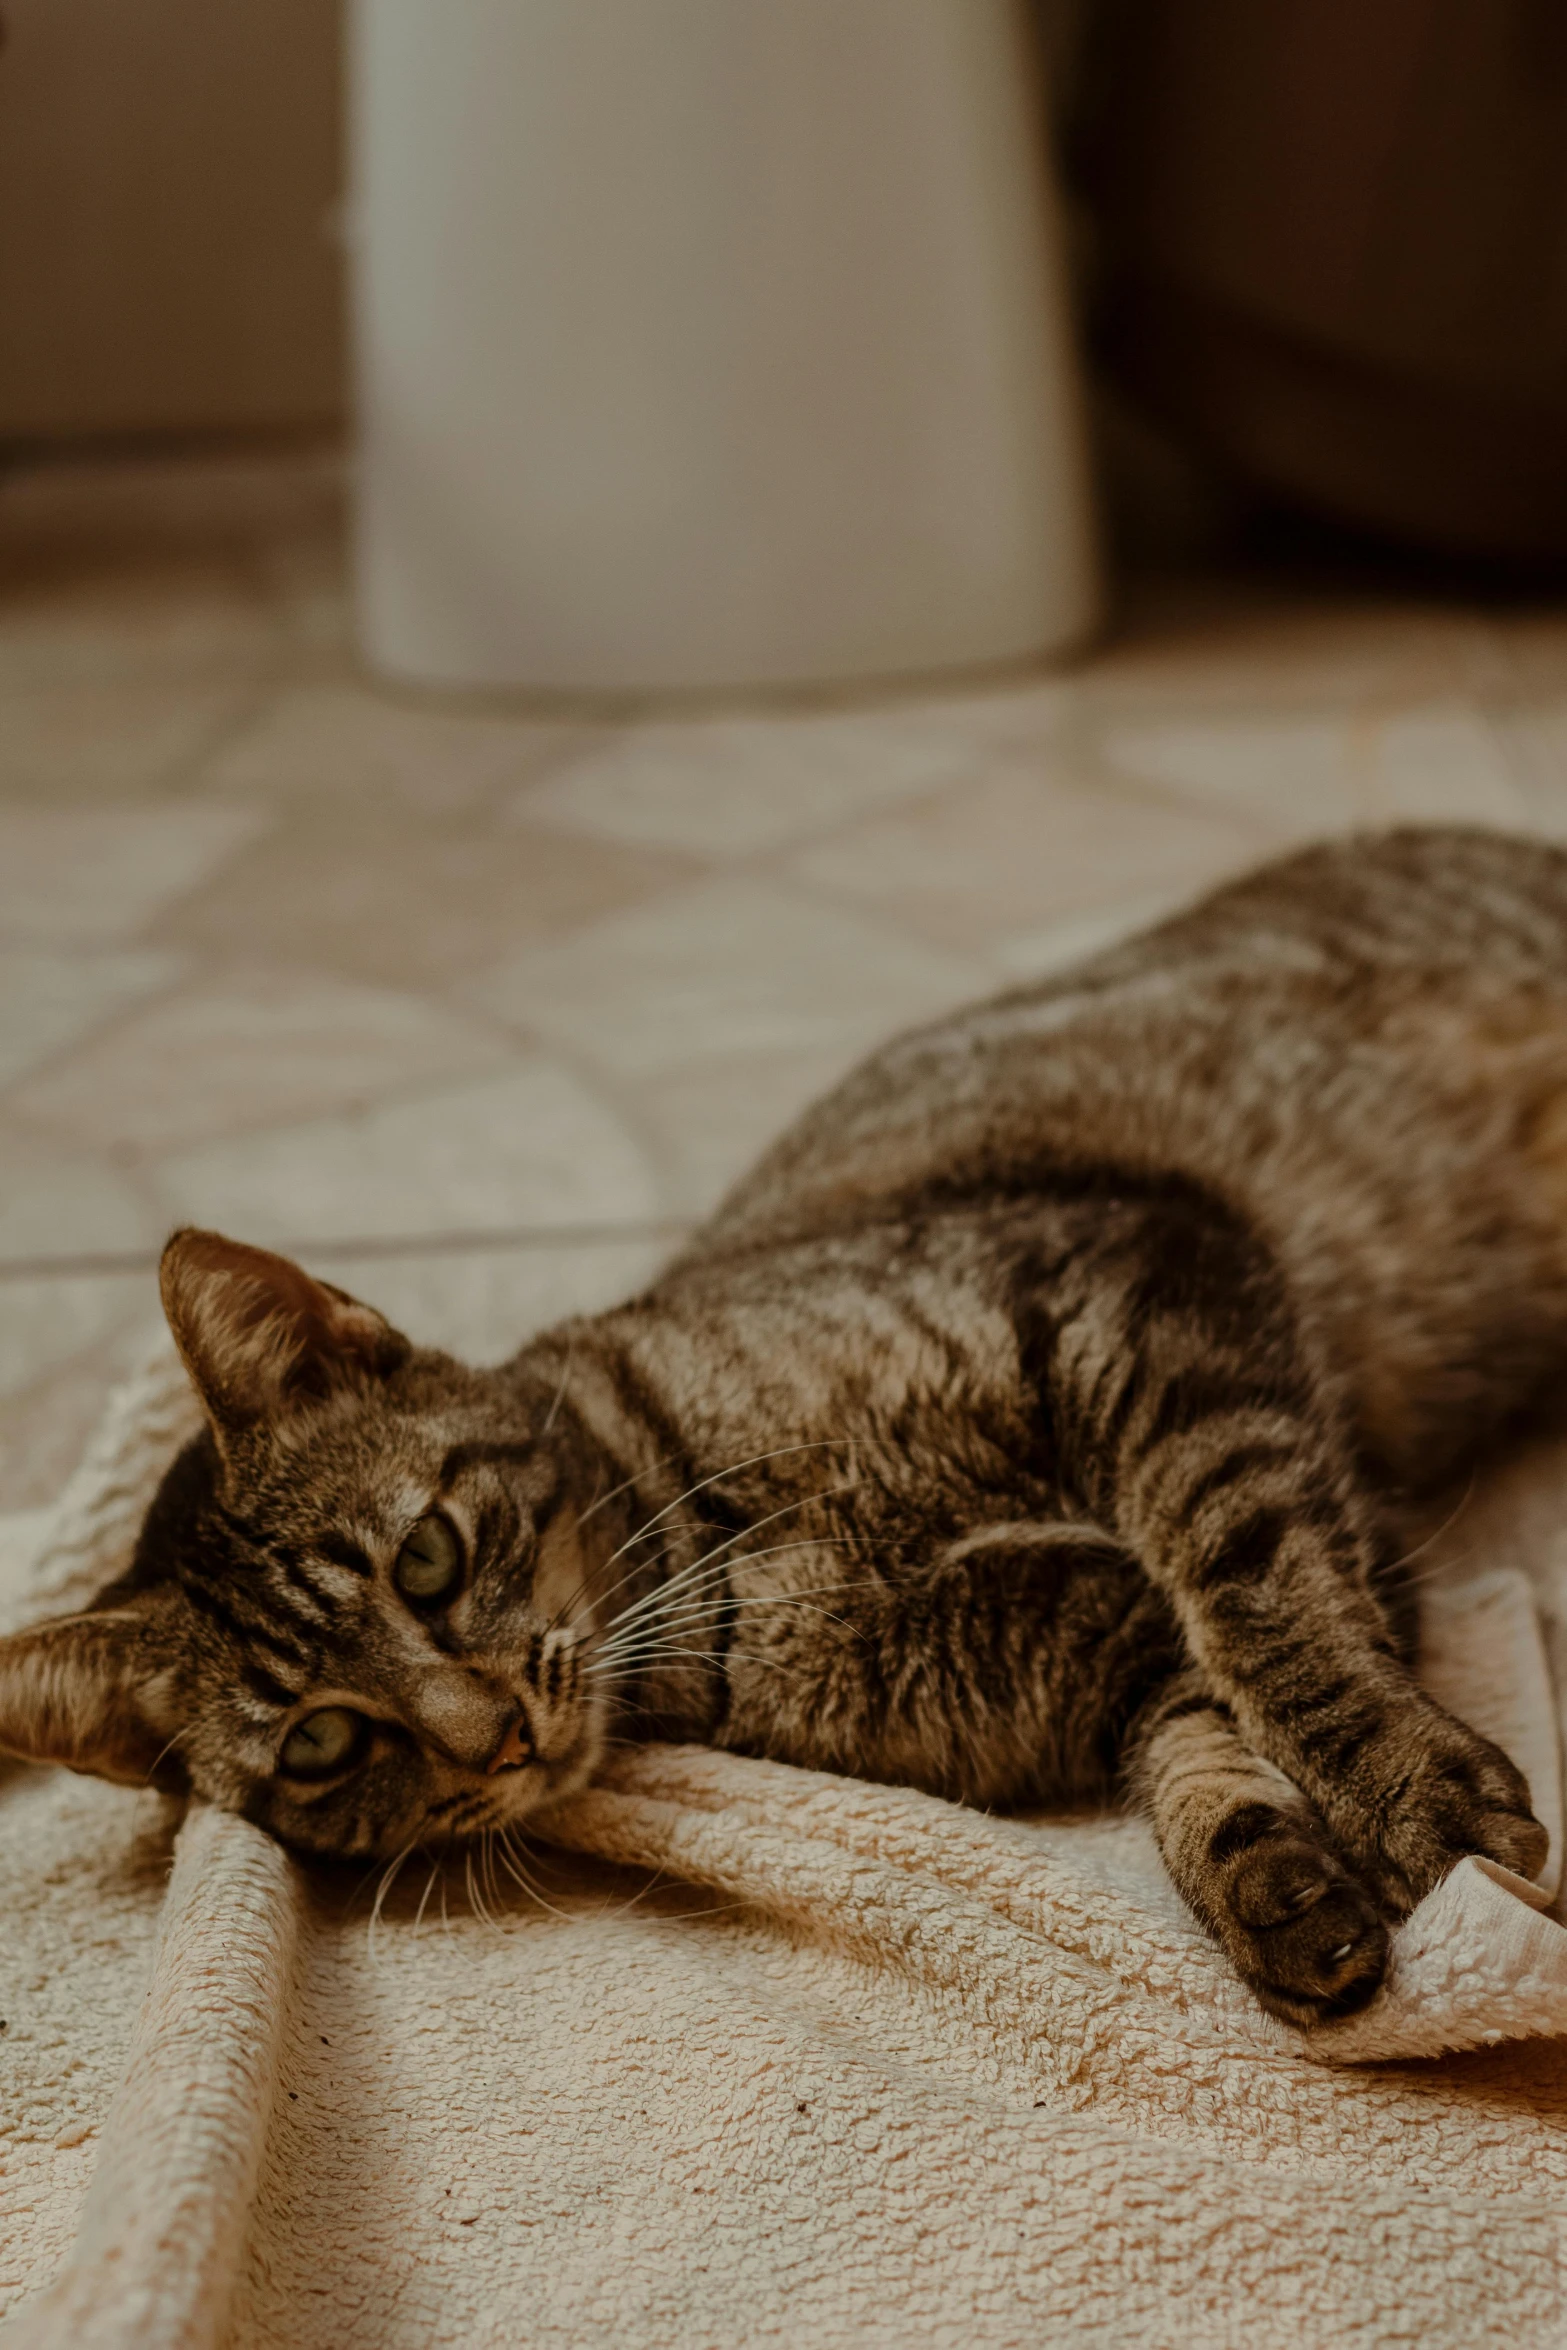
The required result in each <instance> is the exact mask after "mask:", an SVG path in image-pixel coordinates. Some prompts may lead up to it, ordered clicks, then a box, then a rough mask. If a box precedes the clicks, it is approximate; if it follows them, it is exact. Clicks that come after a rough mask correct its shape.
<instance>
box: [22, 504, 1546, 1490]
mask: <svg viewBox="0 0 1567 2350" xmlns="http://www.w3.org/2000/svg"><path fill="white" fill-rule="evenodd" d="M1455 816H1462V817H1472V818H1476V819H1480V820H1483V821H1486V822H1491V823H1499V824H1508V825H1521V826H1530V827H1536V828H1541V829H1545V830H1549V831H1555V832H1561V833H1563V834H1567V615H1563V614H1560V613H1552V612H1549V611H1542V610H1541V609H1539V608H1538V607H1534V608H1530V609H1528V610H1520V611H1516V612H1512V613H1503V612H1499V611H1497V610H1495V609H1489V608H1488V609H1480V608H1478V607H1477V608H1473V609H1471V608H1466V607H1459V606H1455V605H1454V604H1452V603H1450V602H1449V603H1443V602H1438V601H1422V600H1420V599H1418V598H1417V597H1415V596H1413V595H1410V594H1408V593H1398V594H1395V593H1392V592H1390V591H1388V590H1386V589H1385V588H1381V589H1373V588H1372V587H1370V586H1368V585H1364V584H1362V585H1360V586H1358V587H1357V586H1350V587H1345V586H1343V585H1338V586H1333V587H1327V586H1324V585H1322V584H1320V582H1319V583H1318V584H1316V585H1312V584H1303V583H1301V582H1299V581H1297V582H1295V583H1294V584H1291V583H1290V582H1289V581H1288V580H1287V579H1286V578H1285V577H1284V576H1283V575H1282V574H1281V573H1279V572H1278V571H1277V570H1275V571H1272V572H1259V571H1258V570H1257V569H1256V568H1255V567H1253V568H1251V569H1249V570H1233V569H1218V570H1209V571H1206V572H1205V571H1200V570H1199V571H1191V572H1188V573H1184V574H1182V573H1171V572H1169V571H1168V570H1166V571H1164V572H1163V573H1161V574H1160V575H1159V576H1157V577H1150V578H1148V579H1145V580H1140V581H1134V582H1133V584H1132V588H1131V590H1130V592H1129V596H1128V602H1127V613H1126V617H1125V619H1124V620H1123V624H1122V626H1121V628H1120V630H1119V633H1118V634H1117V635H1116V636H1115V637H1114V638H1113V639H1111V640H1110V641H1108V642H1107V643H1106V644H1105V646H1104V647H1103V648H1102V649H1101V650H1100V651H1099V652H1098V653H1097V654H1096V655H1095V656H1093V657H1092V658H1091V659H1089V660H1087V661H1086V662H1085V663H1083V665H1082V666H1081V667H1079V668H1076V669H1075V670H1073V671H1072V672H1071V673H1070V674H1067V675H1059V676H1050V677H1045V676H1035V677H1022V678H1015V679H1012V680H1010V681H1005V682H997V683H992V684H989V685H986V686H984V687H983V688H980V687H973V686H970V687H968V688H965V689H964V690H961V691H952V692H949V693H945V694H939V695H938V694H935V693H932V694H930V695H928V696H919V695H907V694H905V695H901V696H898V697H896V698H894V699H890V700H888V701H886V702H884V703H883V704H881V705H880V706H870V705H866V704H863V703H861V704H855V705H852V706H849V705H839V706H835V707H827V708H820V709H814V710H813V709H806V708H797V709H793V710H790V711H787V712H781V713H777V714H773V715H758V714H755V713H747V714H744V715H738V716H737V715H735V714H733V713H730V714H725V715H717V716H712V717H694V716H691V715H690V714H686V713H683V714H680V715H677V716H666V717H657V716H648V717H639V718H633V719H620V720H611V719H609V718H607V717H605V716H603V715H602V714H599V715H593V714H588V715H581V714H566V713H540V712H538V711H534V712H531V713H528V712H520V711H519V712H509V711H505V710H499V709H495V708H485V709H482V710H477V711H468V710H459V709H454V708H452V707H449V706H446V705H443V704H436V703H431V702H427V701H416V700H412V699H399V698H396V697H393V696H391V695H388V694H385V693H382V692H378V691H376V690H374V689H373V688H372V687H370V686H369V685H368V684H366V682H365V681H364V680H363V679H362V678H361V677H360V676H359V675H358V674H357V672H356V669H355V665H354V661H353V656H352V650H351V644H350V636H349V624H348V616H347V606H346V598H345V592H344V580H343V562H342V515H341V483H340V476H339V472H338V469H337V467H336V465H335V464H334V463H333V462H332V461H331V460H330V459H328V458H325V457H321V458H305V459H302V458H293V459H289V460H286V461H283V460H274V461H270V462H261V461H247V462H243V463H241V462H237V461H224V462H216V461H210V460H209V461H205V462H201V463H190V462H186V463H175V462H172V461H164V462H157V463H154V462H139V463H122V464H117V465H81V466H71V467H51V468H46V469H39V470H37V471H34V472H30V473H29V472H19V473H14V474H12V475H11V476H10V477H9V478H7V479H4V480H3V481H0V1403H3V1407H4V1408H3V1411H0V1506H9V1507H22V1506H26V1505H29V1504H31V1503H35V1502H37V1501H40V1500H43V1499H45V1498H47V1497H48V1495H49V1494H50V1493H51V1492H52V1491H53V1490H54V1488H55V1487H56V1485H57V1484H58V1482H59V1480H60V1478H61V1476H62V1474H63V1473H64V1471H65V1469H66V1468H67V1467H68V1465H69V1463H70V1461H71V1460H72V1458H73V1456H74V1454H75V1452H76V1450H77V1447H78V1445H79V1443H80V1441H81V1437H82V1434H83V1432H84V1429H85V1427H86V1425H87V1424H88V1422H89V1421H90V1419H91V1417H92V1415H93V1413H94V1412H95V1410H96V1408H97V1405H98V1401H99V1398H100V1396H101V1393H102V1390H103V1387H104V1385H105V1384H106V1382H107V1381H108V1379H109V1378H110V1377H111V1376H112V1375H113V1372H114V1370H115V1368H116V1367H117V1366H118V1364H119V1363H120V1362H121V1361H122V1360H123V1359H124V1356H125V1352H126V1350H127V1348H128V1347H129V1346H130V1345H132V1344H134V1342H135V1338H136V1334H137V1332H138V1331H139V1330H140V1328H142V1327H143V1326H144V1325H145V1324H146V1322H147V1320H148V1318H149V1317H150V1316H151V1315H152V1314H153V1313H154V1312H155V1291H154V1283H153V1277H152V1265H153V1261H154V1258H155V1254H156V1250H157V1246H158V1243H159V1241H160V1239H161V1237H162V1235H163V1233H164V1232H165V1231H166V1230H167V1228H168V1226H169V1225H170V1224H171V1223H172V1222H173V1221H175V1220H176V1219H197V1220H200V1221H203V1222H210V1223H215V1224H218V1225H225V1226H228V1227H230V1228H232V1229H234V1230H235V1231H237V1232H240V1233H242V1234H246V1235H249V1236H251V1237H254V1238H256V1239H260V1240H266V1241H272V1242H280V1243H287V1244H290V1245H293V1246H296V1247H297V1248H298V1249H299V1250H300V1253H302V1254H303V1255H304V1256H305V1258H306V1259H307V1261H309V1262H310V1263H312V1264H314V1265H316V1266H317V1267H319V1268H320V1269H322V1270H323V1271H328V1272H331V1273H332V1274H333V1275H334V1276H335V1277H336V1278H338V1279H340V1280H343V1281H345V1282H347V1283H348V1284H349V1285H350V1286H354V1285H357V1286H359V1287H361V1288H362V1289H363V1290H364V1291H365V1292H366V1294H368V1295H370V1296H373V1297H374V1298H375V1299H376V1301H377V1302H378V1303H380V1304H381V1305H383V1306H385V1307H386V1308H387V1309H388V1310H389V1311H391V1312H392V1313H393V1314H394V1315H396V1316H398V1317H399V1318H401V1319H402V1320H403V1321H404V1322H405V1324H406V1325H407V1326H408V1327H410V1328H411V1329H412V1330H413V1331H414V1332H415V1333H417V1334H418V1335H420V1336H424V1337H427V1338H430V1339H432V1340H437V1341H439V1340H442V1339H452V1340H455V1339H457V1338H458V1337H462V1338H465V1339H466V1340H468V1342H469V1343H470V1344H471V1345H472V1346H473V1347H474V1348H475V1350H476V1351H477V1350H480V1349H483V1350H488V1351H489V1352H491V1353H493V1354H500V1353H503V1352H505V1351H507V1350H508V1349H509V1348H510V1347H511V1346H512V1345H513V1344H515V1343H516V1341H517V1340H518V1339H519V1338H520V1337H521V1336H522V1335H523V1334H524V1333H525V1332H526V1330H527V1329H528V1328H530V1327H532V1326H535V1325H537V1324H538V1323H540V1322H541V1321H543V1320H545V1319H547V1318H549V1317H551V1316H554V1315H556V1314H559V1313H562V1312H565V1311H568V1310H571V1309H572V1308H575V1307H577V1306H580V1305H583V1304H591V1303H593V1302H596V1301H600V1300H608V1299H609V1298H611V1297H612V1296H614V1295H615V1294H616V1293H617V1292H620V1291H623V1290H625V1289H626V1288H628V1287H629V1286H631V1285H632V1284H634V1283H635V1282H636V1281H637V1280H639V1279H640V1278H641V1277H642V1276H643V1275H644V1274H645V1273H646V1272H647V1271H648V1269H649V1268H650V1267H651V1266H652V1265H653V1264H654V1263H655V1262H656V1260H657V1258H658V1255H659V1253H660V1251H661V1250H662V1249H663V1248H665V1247H667V1245H668V1240H669V1237H670V1234H671V1233H672V1231H673V1230H675V1229H677V1228H678V1227H679V1226H680V1225H681V1224H683V1223H684V1222H686V1221H687V1220H689V1219H691V1218H692V1217H695V1216H697V1215H699V1214H700V1213H701V1211H702V1210H703V1209H704V1208H705V1207H706V1206H707V1205H708V1204H709V1203H710V1202H711V1201H712V1200H713V1199H714V1198H715V1197H716V1196H717V1194H718V1192H719V1191H720V1190H721V1189H722V1187H723V1186H724V1185H725V1184H726V1183H727V1181H728V1180H729V1179H730V1177H731V1176H732V1175H733V1174H735V1173H736V1172H737V1170H738V1169H739V1168H740V1166H741V1165H742V1164H743V1163H744V1162H745V1161H746V1160H747V1159H748V1158H749V1157H750V1156H751V1155H752V1154H753V1153H754V1152H755V1150H756V1149H757V1148H758V1146H759V1145H760V1144H761V1143H762V1142H763V1141H764V1140H765V1139H766V1138H767V1137H768V1136H769V1135H770V1134H772V1133H773V1132H774V1131H775V1130H776V1129H777V1128H778V1127H779V1126H780V1125H781V1124H782V1123H783V1122H784V1121H785V1120H786V1119H787V1118H788V1117H789V1116H790V1115H791V1113H792V1112H793V1111H794V1110H795V1109H796V1108H797V1107H798V1106H799V1105H800V1104H802V1103H803V1102H804V1101H805V1100H806V1099H807V1098H808V1097H809V1096H810V1095H812V1094H813V1093H814V1092H816V1091H817V1090H818V1089H819V1088H820V1087H822V1086H823V1085H824V1084H826V1083H827V1082H828V1080H829V1079H831V1078H832V1077H833V1076H835V1075H836V1074H837V1073H838V1072H839V1071H840V1070H841V1069H843V1068H844V1067H845V1065H846V1064H847V1063H848V1062H850V1061H851V1060H853V1059H854V1058H855V1056H856V1055H858V1054H859V1053H861V1052H862V1051H863V1050H864V1049H865V1048H866V1046H868V1045H869V1044H871V1043H872V1042H873V1041H874V1040H875V1039H876V1038H878V1037H880V1036H882V1035H884V1034H886V1033H887V1032H888V1031H890V1030H892V1029H895V1028H897V1027H899V1026H900V1025H902V1024H904V1023H906V1022H909V1021H913V1020H917V1019H920V1018H921V1017H923V1016H924V1015H926V1014H928V1013H930V1012H933V1011H935V1010H937V1009H939V1008H940V1007H941V1006H943V1005H945V1004H948V1003H950V1002H952V1001H954V1000H956V999H958V998H961V997H963V996H967V995H971V994H974V993H977V992H980V991H983V990H986V989H989V988H992V987H995V986H997V985H999V984H1002V983H1004V982H1006V981H1008V980H1011V979H1015V978H1018V977H1026V976H1028V975H1029V974H1031V973H1033V972H1037V971H1040V970H1043V969H1045V968H1047V967H1049V966H1050V965H1051V964H1052V963H1054V962H1057V961H1059V960H1061V959H1062V958H1064V957H1066V956H1067V955H1069V954H1071V953H1073V952H1075V951H1077V950H1078V949H1079V948H1081V947H1083V946H1086V945H1088V944H1090V943H1092V942H1093V941H1095V940H1096V939H1098V938H1100V937H1103V936H1106V935H1108V934H1110V933H1112V932H1113V931H1114V930H1115V929H1117V928H1118V927H1121V926H1124V925H1128V924H1131V923H1133V922H1136V921H1138V920H1140V919H1142V918H1144V917H1145V916H1147V915H1149V914H1151V913H1153V912H1155V911H1157V910H1158V909H1159V908H1161V907H1163V906H1165V905H1167V904H1169V903H1170V902H1171V901H1172V900H1175V899H1179V898H1180V897H1182V896H1185V895H1186V894H1188V893H1190V892H1191V891H1193V890H1195V889H1197V888H1198V887H1200V886H1201V885H1202V884H1204V883H1205V882H1207V881H1209V880H1211V879H1213V878H1216V877H1217V876H1219V875H1221V874H1224V873H1226V872H1229V871H1232V870H1234V869H1235V868H1236V867H1238V866H1240V865H1242V864H1244V863H1246V862H1248V861H1249V860H1251V859H1254V858H1256V857H1258V856H1260V855H1263V854H1266V853H1267V852H1269V851H1271V850H1274V849H1277V848H1279V847H1281V846H1282V845H1284V844H1286V843H1288V842H1291V841H1296V840H1300V839H1302V838H1305V837H1307V836H1309V835H1312V834H1314V833H1319V832H1323V831H1330V830H1334V829H1337V828H1341V827H1343V826H1346V825H1350V824H1354V823H1360V822H1366V821H1375V820H1378V819H1387V818H1393V817H1455Z"/></svg>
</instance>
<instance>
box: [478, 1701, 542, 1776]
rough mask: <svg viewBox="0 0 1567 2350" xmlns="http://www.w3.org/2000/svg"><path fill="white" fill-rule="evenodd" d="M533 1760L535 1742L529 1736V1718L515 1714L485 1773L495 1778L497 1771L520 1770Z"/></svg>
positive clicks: (522, 1714) (487, 1764) (486, 1766)
mask: <svg viewBox="0 0 1567 2350" xmlns="http://www.w3.org/2000/svg"><path fill="white" fill-rule="evenodd" d="M532 1760H533V1741H532V1739H531V1738H530V1737H529V1736H528V1717H527V1715H526V1714H524V1713H517V1714H514V1715H513V1716H512V1719H511V1721H510V1722H509V1723H508V1724H507V1727H506V1735H505V1737H504V1738H503V1739H502V1740H501V1742H500V1744H499V1746H497V1748H496V1749H495V1752H494V1753H493V1754H492V1755H491V1757H490V1759H489V1761H488V1762H487V1763H486V1764H485V1766H484V1768H485V1772H486V1774H487V1776H489V1777H491V1778H493V1777H494V1775H495V1773H496V1772H497V1771H515V1770H519V1769H520V1768H521V1766H522V1765H523V1764H524V1763H528V1762H532Z"/></svg>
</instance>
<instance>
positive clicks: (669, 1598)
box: [594, 1535, 851, 1657]
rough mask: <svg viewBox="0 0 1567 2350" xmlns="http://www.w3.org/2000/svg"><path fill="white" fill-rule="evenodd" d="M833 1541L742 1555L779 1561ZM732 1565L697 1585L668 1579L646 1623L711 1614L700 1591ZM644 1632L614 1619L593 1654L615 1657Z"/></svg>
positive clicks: (740, 1602) (779, 1600)
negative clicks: (663, 1603) (610, 1627)
mask: <svg viewBox="0 0 1567 2350" xmlns="http://www.w3.org/2000/svg"><path fill="white" fill-rule="evenodd" d="M832 1541H833V1537H832V1536H831V1535H827V1536H824V1537H822V1538H821V1540H820V1541H818V1539H817V1538H816V1537H814V1536H813V1537H812V1538H811V1539H810V1540H809V1541H806V1542H780V1543H775V1544H774V1545H773V1547H772V1548H771V1549H770V1550H754V1551H746V1552H744V1553H742V1559H743V1560H753V1559H754V1560H756V1561H758V1562H760V1561H761V1560H762V1559H769V1558H782V1557H783V1556H784V1555H785V1554H786V1553H788V1552H789V1551H795V1550H816V1549H819V1548H822V1547H824V1546H825V1545H827V1544H830V1543H831V1542H832ZM733 1564H734V1562H733V1561H731V1562H730V1565H729V1566H726V1567H723V1568H721V1569H715V1570H714V1573H713V1575H712V1577H711V1578H708V1577H703V1578H701V1580H700V1581H696V1582H692V1581H689V1580H687V1581H679V1580H677V1579H675V1578H671V1580H670V1582H669V1583H667V1584H666V1585H665V1587H664V1591H663V1594H662V1597H663V1599H664V1601H665V1605H664V1606H663V1607H661V1608H658V1609H652V1610H649V1611H648V1616H647V1623H648V1624H651V1625H654V1626H657V1625H667V1624H669V1623H672V1622H692V1621H696V1620H697V1619H699V1618H700V1617H702V1616H705V1615H708V1614H710V1613H711V1612H712V1606H713V1602H712V1601H711V1600H708V1601H705V1602H703V1601H702V1600H701V1598H700V1594H701V1592H702V1590H703V1587H704V1585H706V1584H707V1583H708V1582H709V1581H711V1583H712V1585H713V1586H714V1587H715V1588H716V1587H719V1586H721V1585H722V1584H723V1583H724V1582H726V1581H727V1580H728V1578H729V1575H730V1572H731V1570H732V1566H733ZM850 1587H851V1586H850V1584H849V1582H848V1581H841V1582H837V1583H823V1584H820V1585H816V1586H808V1587H807V1588H808V1589H814V1590H819V1591H823V1592H828V1591H847V1590H848V1589H850ZM797 1596H800V1595H799V1594H791V1593H788V1592H781V1593H778V1594H776V1595H770V1596H767V1597H750V1598H746V1599H732V1600H729V1601H728V1602H727V1603H726V1604H727V1605H728V1606H729V1607H731V1608H742V1607H756V1606H774V1605H782V1604H784V1602H786V1601H787V1600H788V1599H789V1598H791V1597H797ZM645 1629H646V1625H644V1624H637V1623H634V1622H633V1620H632V1619H631V1617H630V1615H629V1614H628V1615H627V1616H626V1617H624V1618H620V1619H617V1623H616V1625H615V1626H614V1627H612V1629H611V1631H610V1633H609V1635H608V1637H607V1638H606V1639H605V1640H604V1641H603V1642H601V1644H600V1646H599V1647H598V1648H597V1649H596V1650H595V1652H594V1653H595V1655H596V1656H599V1657H605V1656H614V1655H616V1654H617V1653H618V1652H619V1651H620V1649H621V1648H622V1647H624V1646H625V1645H626V1644H627V1642H628V1640H629V1641H630V1642H631V1643H632V1644H633V1645H634V1644H635V1641H636V1640H638V1639H640V1638H641V1637H642V1634H643V1631H644V1630H645Z"/></svg>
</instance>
